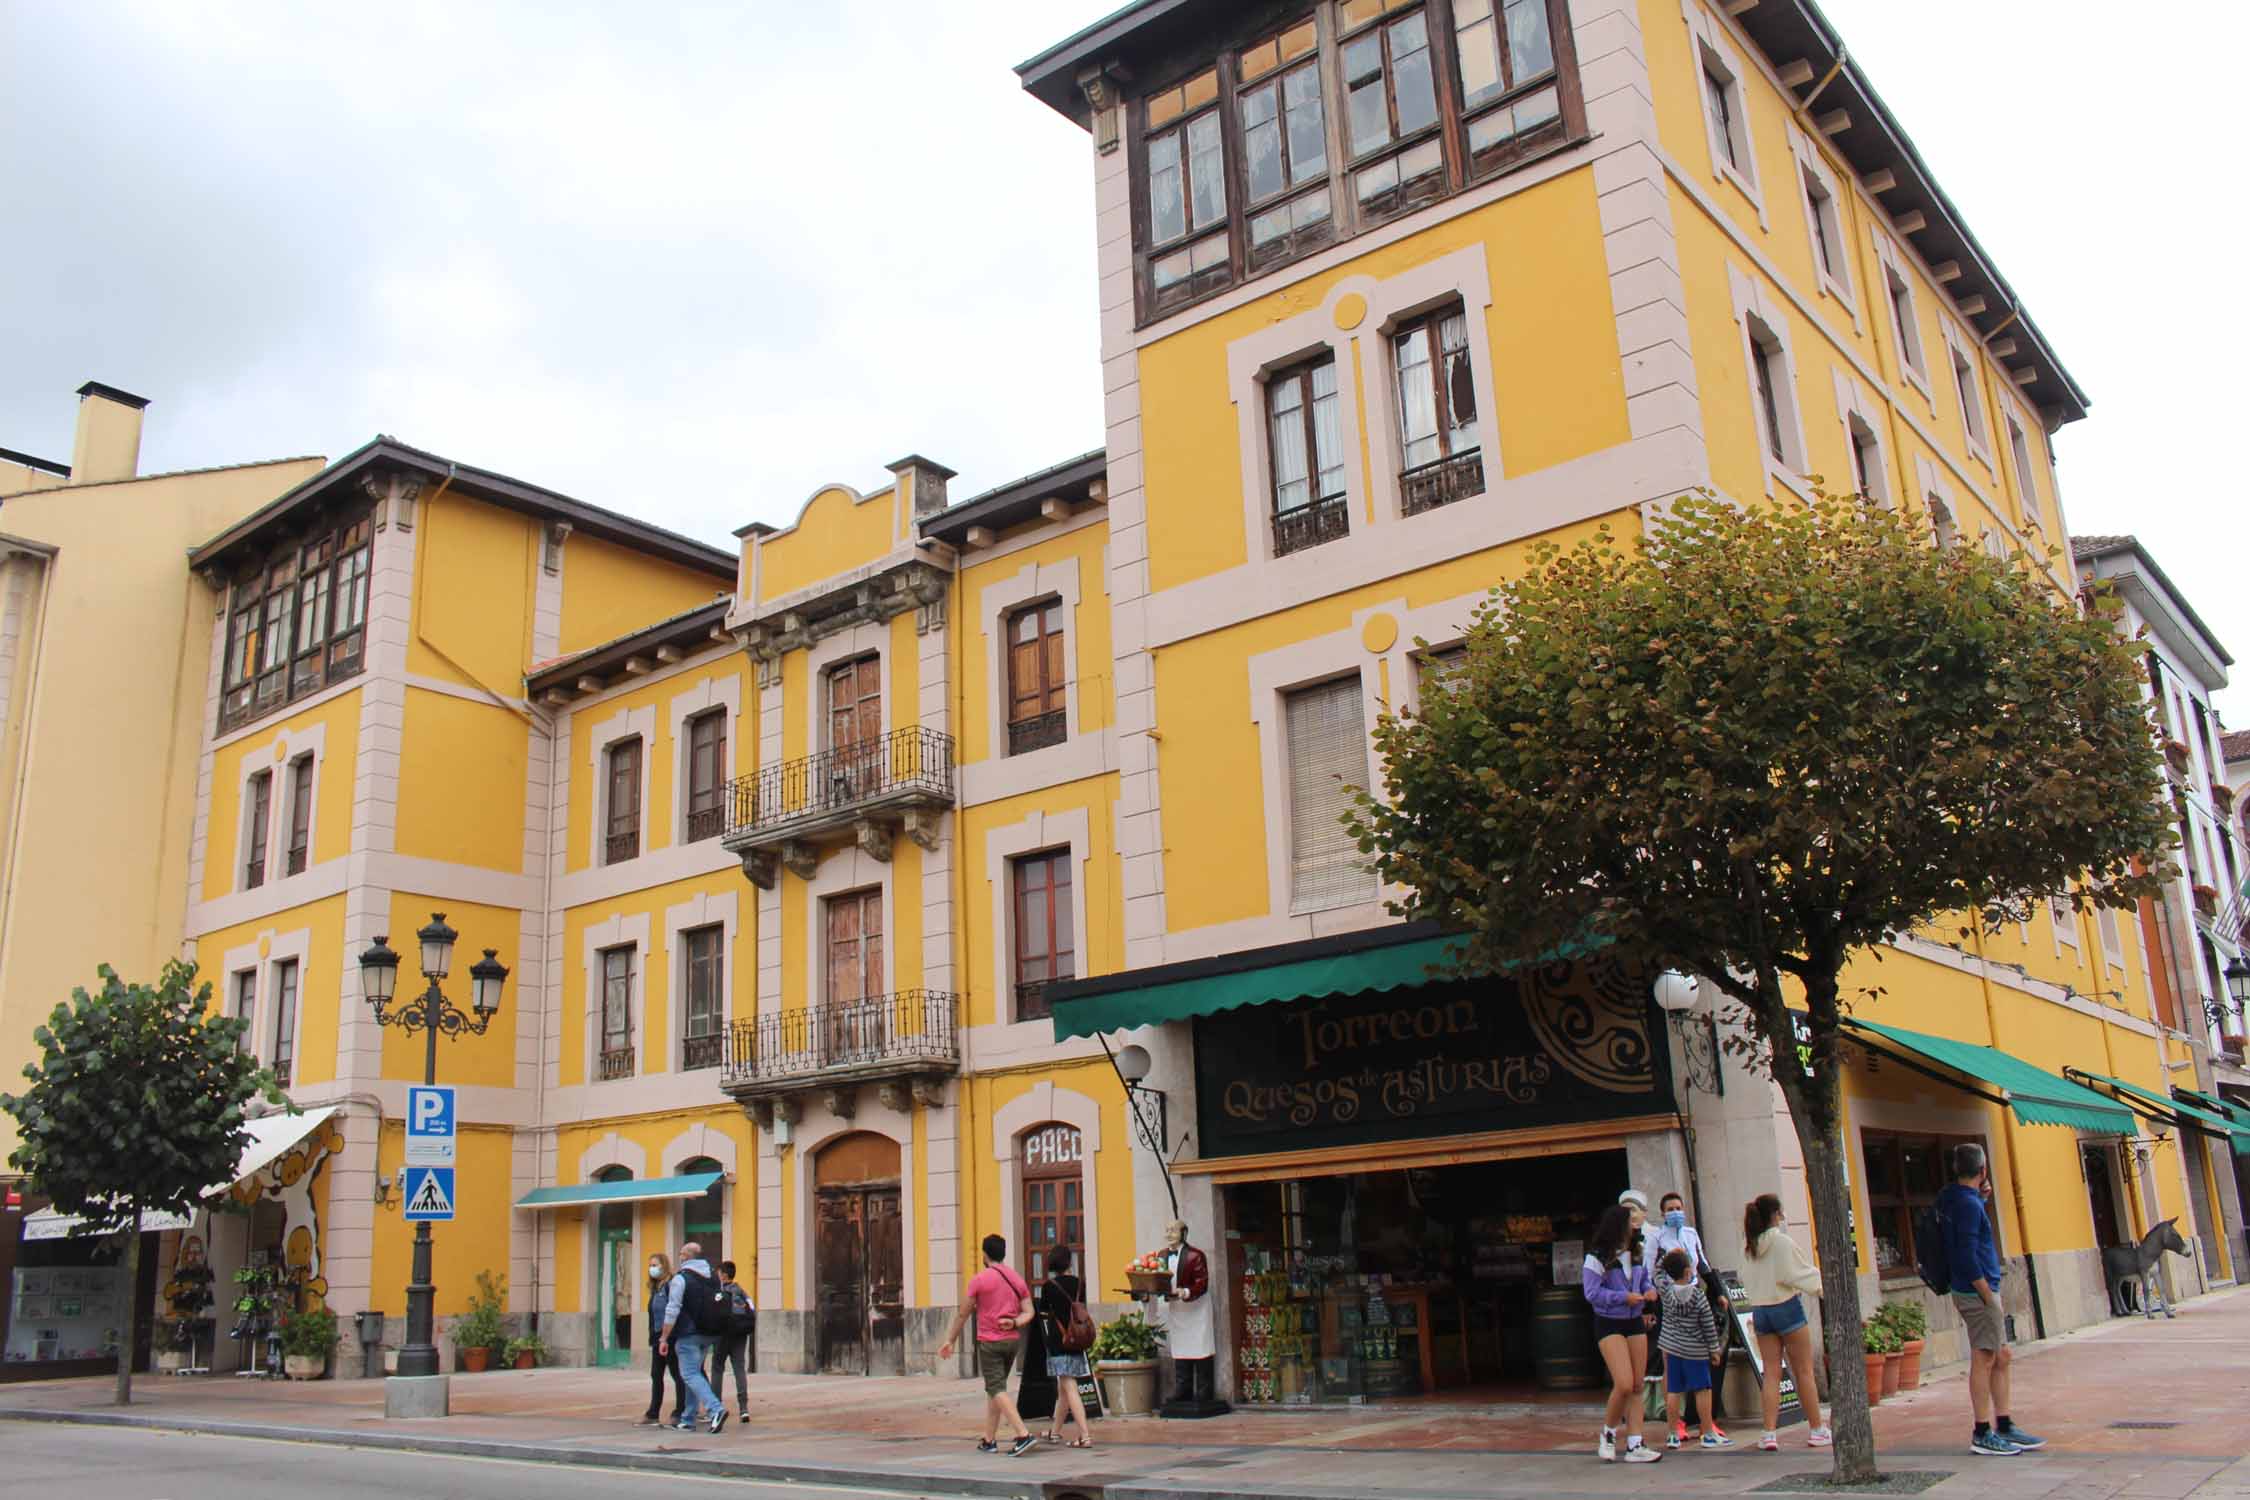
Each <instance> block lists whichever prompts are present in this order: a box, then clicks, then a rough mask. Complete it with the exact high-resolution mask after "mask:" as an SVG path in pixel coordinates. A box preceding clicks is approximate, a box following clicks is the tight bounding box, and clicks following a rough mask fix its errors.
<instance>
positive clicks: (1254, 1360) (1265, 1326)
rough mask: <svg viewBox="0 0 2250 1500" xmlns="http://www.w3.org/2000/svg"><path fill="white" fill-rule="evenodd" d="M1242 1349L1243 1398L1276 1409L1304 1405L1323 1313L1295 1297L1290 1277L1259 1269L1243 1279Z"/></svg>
mask: <svg viewBox="0 0 2250 1500" xmlns="http://www.w3.org/2000/svg"><path fill="white" fill-rule="evenodd" d="M1242 1307H1243V1313H1242V1347H1241V1351H1240V1353H1239V1355H1238V1357H1237V1360H1236V1364H1237V1366H1238V1368H1239V1372H1240V1378H1239V1379H1238V1380H1237V1382H1236V1385H1235V1389H1236V1390H1237V1391H1238V1392H1239V1393H1240V1395H1241V1399H1242V1400H1243V1401H1245V1402H1249V1403H1253V1404H1264V1405H1271V1404H1274V1403H1278V1402H1284V1401H1300V1400H1303V1399H1305V1395H1306V1374H1307V1372H1308V1371H1309V1370H1310V1369H1311V1367H1312V1360H1313V1357H1314V1352H1315V1351H1314V1346H1315V1344H1316V1343H1317V1342H1318V1339H1319V1329H1320V1318H1319V1313H1318V1309H1317V1308H1315V1307H1314V1306H1313V1305H1312V1304H1311V1303H1309V1302H1304V1301H1298V1300H1294V1299H1292V1297H1291V1296H1290V1284H1289V1278H1288V1276H1287V1275H1286V1274H1285V1273H1283V1272H1279V1271H1254V1272H1252V1273H1251V1274H1249V1275H1247V1276H1245V1277H1243V1278H1242Z"/></svg>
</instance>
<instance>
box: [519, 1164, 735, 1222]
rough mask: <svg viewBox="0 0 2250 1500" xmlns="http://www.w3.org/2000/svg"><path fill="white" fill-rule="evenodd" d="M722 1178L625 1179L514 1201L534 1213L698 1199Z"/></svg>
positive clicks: (538, 1191)
mask: <svg viewBox="0 0 2250 1500" xmlns="http://www.w3.org/2000/svg"><path fill="white" fill-rule="evenodd" d="M722 1175H723V1174H722V1173H718V1172H690V1173H688V1174H687V1175H686V1176H685V1177H629V1178H627V1179H626V1180H625V1181H623V1182H581V1183H579V1184H578V1185H577V1186H575V1187H545V1188H533V1189H532V1190H531V1191H530V1192H528V1193H526V1194H524V1195H523V1196H522V1197H521V1198H518V1199H517V1200H516V1207H518V1208H528V1209H530V1210H531V1211H532V1212H533V1213H537V1212H538V1211H539V1210H541V1209H543V1208H582V1207H584V1206H585V1205H587V1204H589V1203H649V1202H653V1201H654V1200H656V1199H658V1198H698V1197H701V1196H702V1195H703V1194H704V1193H706V1192H708V1191H709V1190H710V1187H711V1184H712V1183H714V1182H717V1181H718V1180H719V1178H720V1177H721V1176H722Z"/></svg>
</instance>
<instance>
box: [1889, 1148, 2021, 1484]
mask: <svg viewBox="0 0 2250 1500" xmlns="http://www.w3.org/2000/svg"><path fill="white" fill-rule="evenodd" d="M1952 1168H1953V1180H1952V1181H1951V1182H1950V1183H1948V1184H1947V1185H1946V1186H1945V1187H1944V1188H1942V1189H1940V1190H1939V1192H1938V1196H1937V1202H1936V1203H1934V1204H1932V1205H1931V1206H1930V1207H1928V1208H1926V1209H1924V1210H1923V1211H1922V1213H1921V1216H1920V1217H1919V1218H1917V1219H1916V1220H1915V1223H1914V1248H1915V1269H1916V1270H1917V1271H1919V1272H1920V1273H1921V1277H1922V1281H1923V1284H1924V1285H1926V1286H1927V1287H1929V1288H1930V1290H1931V1291H1933V1292H1938V1293H1941V1294H1946V1295H1950V1296H1951V1298H1952V1299H1953V1310H1954V1312H1956V1313H1957V1314H1959V1315H1960V1318H1961V1327H1962V1329H1963V1331H1964V1332H1966V1333H1967V1334H1968V1338H1969V1406H1970V1409H1971V1413H1972V1415H1973V1416H1974V1418H1975V1421H1976V1427H1975V1429H1974V1431H1972V1432H1971V1434H1970V1437H1969V1451H1970V1452H1971V1453H1973V1454H1976V1455H1977V1456H1978V1457H1980V1458H2012V1457H2014V1456H2015V1455H2017V1454H2019V1453H2027V1452H2029V1451H2030V1450H2032V1449H2034V1448H2044V1447H2046V1446H2047V1440H2046V1439H2045V1438H2043V1437H2037V1436H2034V1435H2033V1434H2031V1433H2029V1432H2026V1431H2024V1430H2023V1429H2022V1428H2021V1427H2018V1426H2017V1425H2016V1424H2015V1421H2014V1419H2013V1418H2011V1417H2010V1416H2009V1415H2008V1365H2009V1363H2010V1361H2011V1359H2012V1358H2013V1356H2014V1351H2013V1350H2011V1349H2010V1348H2009V1347H2008V1319H2007V1313H2006V1311H2005V1310H2004V1309H2003V1308H2002V1306H2001V1303H2000V1280H2001V1277H2002V1275H2003V1274H2004V1272H2003V1271H2002V1269H2001V1265H2000V1250H1999V1246H1998V1244H1997V1242H1996V1241H1995V1240H1994V1238H1993V1234H1992V1216H1991V1215H1990V1214H1989V1213H1987V1212H1986V1211H1985V1204H1984V1190H1985V1188H1986V1187H1987V1186H1988V1185H1989V1184H1990V1181H1991V1175H1990V1173H1989V1171H1988V1169H1987V1166H1986V1163H1985V1157H1984V1148H1983V1147H1982V1146H1979V1145H1977V1144H1975V1143H1974V1142H1971V1141H1963V1142H1962V1143H1961V1144H1959V1145H1957V1146H1955V1147H1954V1148H1953V1160H1952ZM1995 1412H1997V1414H1998V1415H1997V1417H1995Z"/></svg>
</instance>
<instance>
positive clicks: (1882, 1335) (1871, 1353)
mask: <svg viewBox="0 0 2250 1500" xmlns="http://www.w3.org/2000/svg"><path fill="white" fill-rule="evenodd" d="M1859 1337H1860V1347H1861V1348H1862V1349H1863V1350H1865V1351H1866V1354H1867V1404H1868V1405H1869V1406H1880V1405H1881V1404H1882V1401H1883V1366H1884V1363H1885V1361H1887V1360H1889V1359H1890V1358H1891V1357H1892V1356H1893V1355H1895V1354H1897V1353H1898V1348H1899V1337H1898V1334H1897V1333H1895V1332H1894V1331H1892V1329H1891V1326H1890V1325H1889V1324H1888V1323H1885V1322H1884V1321H1883V1320H1882V1319H1881V1318H1876V1319H1874V1320H1873V1321H1872V1322H1869V1323H1867V1324H1866V1325H1864V1326H1863V1327H1862V1328H1861V1329H1860V1331H1859ZM1891 1389H1892V1390H1894V1391H1895V1390H1897V1389H1898V1386H1897V1384H1896V1383H1895V1382H1894V1383H1893V1384H1892V1386H1891Z"/></svg>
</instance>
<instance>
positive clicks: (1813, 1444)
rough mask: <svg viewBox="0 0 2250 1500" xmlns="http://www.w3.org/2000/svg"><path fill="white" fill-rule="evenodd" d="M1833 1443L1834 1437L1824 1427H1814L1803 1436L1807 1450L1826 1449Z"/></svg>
mask: <svg viewBox="0 0 2250 1500" xmlns="http://www.w3.org/2000/svg"><path fill="white" fill-rule="evenodd" d="M1835 1441H1836V1439H1835V1437H1834V1436H1833V1435H1832V1434H1831V1433H1830V1432H1829V1431H1828V1429H1827V1428H1825V1427H1815V1428H1814V1429H1813V1430H1812V1431H1810V1432H1808V1433H1806V1434H1805V1446H1806V1447H1808V1448H1826V1447H1828V1446H1830V1445H1831V1444H1833V1443H1834V1442H1835Z"/></svg>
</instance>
